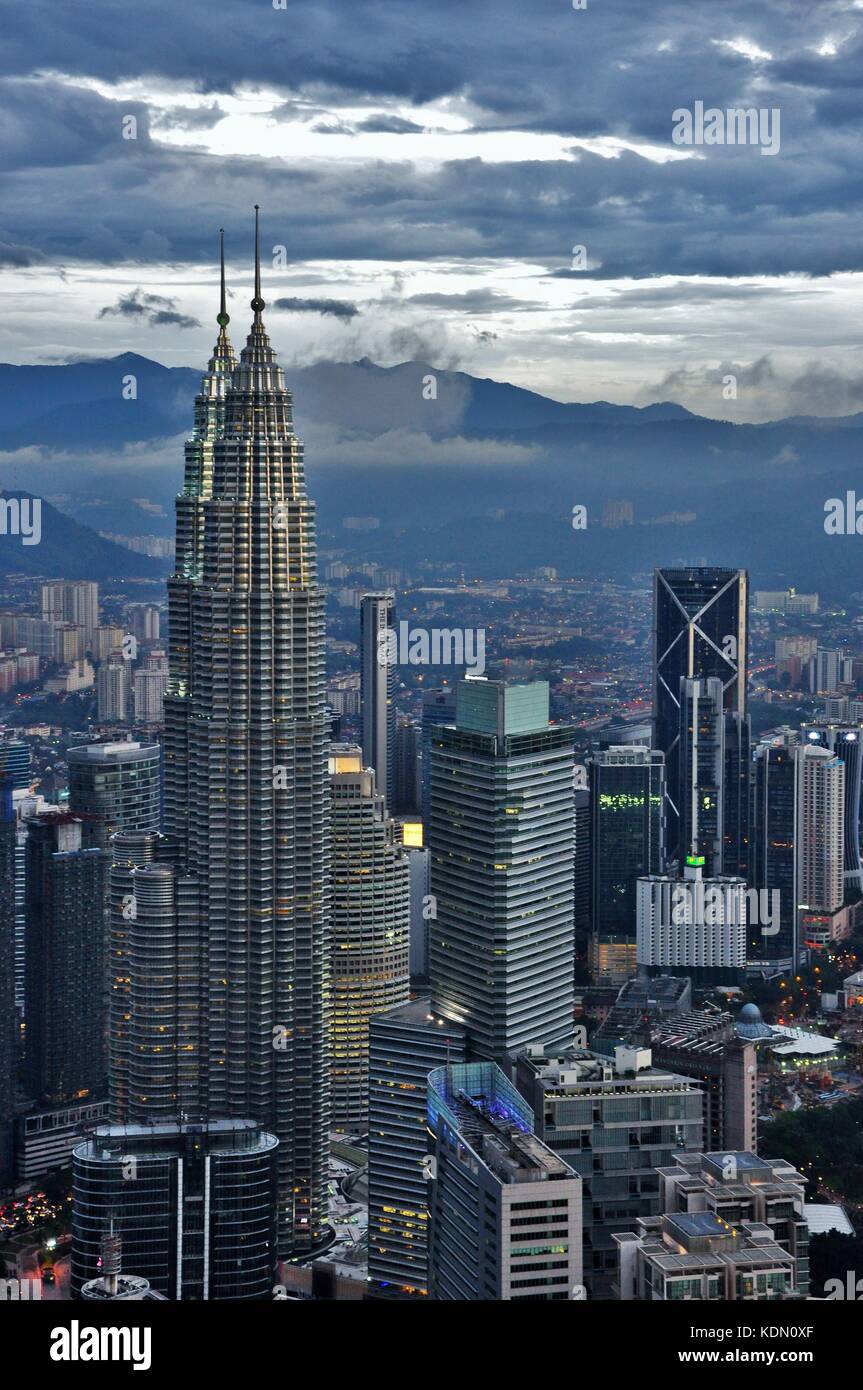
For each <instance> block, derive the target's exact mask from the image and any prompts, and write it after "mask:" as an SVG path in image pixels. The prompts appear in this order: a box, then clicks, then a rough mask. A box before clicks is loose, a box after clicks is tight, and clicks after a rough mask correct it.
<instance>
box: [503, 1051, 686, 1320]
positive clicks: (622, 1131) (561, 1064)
mask: <svg viewBox="0 0 863 1390" xmlns="http://www.w3.org/2000/svg"><path fill="white" fill-rule="evenodd" d="M516 1081H517V1084H518V1088H519V1090H520V1092H521V1094H522V1095H523V1096H524V1098H525V1100H526V1101H527V1102H528V1104H529V1105H530V1106H531V1108H532V1111H533V1114H534V1115H535V1116H536V1132H537V1134H538V1136H539V1138H540V1139H542V1140H543V1141H544V1142H545V1143H546V1144H548V1146H549V1147H550V1148H551V1149H553V1150H554V1152H555V1153H556V1154H559V1155H560V1157H561V1158H563V1159H565V1161H566V1162H567V1163H568V1164H569V1165H570V1167H572V1168H573V1169H574V1170H575V1172H577V1173H578V1174H579V1175H580V1177H581V1180H582V1192H583V1199H584V1283H585V1286H586V1288H587V1291H588V1294H589V1295H590V1297H592V1298H610V1297H612V1284H613V1281H614V1278H615V1274H616V1270H617V1247H616V1245H615V1243H614V1238H613V1237H614V1234H615V1232H618V1231H627V1230H631V1229H632V1223H633V1221H634V1220H635V1219H636V1218H637V1217H639V1216H653V1215H656V1214H657V1213H658V1212H660V1211H661V1210H662V1208H661V1206H660V1197H659V1178H658V1176H657V1171H656V1170H657V1169H658V1168H660V1167H662V1166H663V1165H665V1164H667V1163H670V1162H671V1161H672V1156H673V1155H674V1154H675V1153H677V1152H678V1151H679V1150H694V1151H696V1152H697V1151H698V1150H699V1149H700V1148H701V1146H702V1144H703V1139H704V1129H703V1124H704V1110H703V1098H702V1094H701V1092H700V1090H699V1088H698V1087H697V1086H696V1085H695V1083H694V1082H693V1081H691V1080H690V1079H689V1078H688V1077H685V1076H680V1075H676V1074H674V1073H673V1072H671V1071H668V1070H666V1069H665V1068H663V1067H660V1066H658V1065H656V1064H655V1063H653V1062H652V1060H651V1053H650V1049H649V1048H648V1049H644V1048H638V1047H617V1048H616V1049H615V1052H614V1057H613V1058H607V1057H601V1056H597V1055H594V1054H592V1053H590V1052H586V1051H583V1050H581V1049H579V1048H577V1047H566V1046H561V1047H558V1048H554V1047H552V1048H547V1047H544V1046H542V1045H540V1044H537V1045H535V1046H531V1047H529V1048H527V1049H526V1051H525V1052H522V1053H520V1054H519V1056H518V1058H517V1064H516Z"/></svg>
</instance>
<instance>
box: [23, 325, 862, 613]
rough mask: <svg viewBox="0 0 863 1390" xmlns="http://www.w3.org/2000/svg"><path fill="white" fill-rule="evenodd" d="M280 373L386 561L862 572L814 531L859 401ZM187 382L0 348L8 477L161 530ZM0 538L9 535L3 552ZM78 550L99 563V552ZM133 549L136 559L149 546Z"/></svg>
mask: <svg viewBox="0 0 863 1390" xmlns="http://www.w3.org/2000/svg"><path fill="white" fill-rule="evenodd" d="M286 377H287V380H288V384H289V386H290V387H291V389H292V391H293V393H294V401H295V416H296V422H297V428H298V432H299V433H300V435H301V436H302V437H303V438H304V439H305V441H306V454H307V470H308V481H309V487H310V491H311V492H312V494H313V496H315V498H316V500H317V502H318V506H319V513H320V518H321V524H322V529H323V533H324V540H325V543H326V544H327V545H328V547H330V548H333V547H335V546H336V545H338V546H343V547H346V548H347V549H348V550H350V549H351V547H353V548H355V549H356V548H362V550H363V552H364V553H367V554H368V555H369V556H371V558H377V556H378V554H379V555H380V558H382V559H388V560H389V562H390V563H392V564H399V563H404V564H409V563H413V562H416V561H417V560H419V559H424V558H428V557H429V556H432V555H434V556H436V557H439V558H442V559H451V560H452V561H453V562H454V563H459V562H462V563H468V562H470V563H471V564H472V565H473V567H474V569H475V570H476V572H477V573H483V572H485V573H488V574H496V573H498V574H499V573H512V572H517V571H518V570H521V569H525V568H529V567H531V566H533V565H536V564H554V565H556V566H557V567H558V568H559V569H560V570H561V571H562V572H563V573H584V572H586V571H587V572H596V573H606V574H610V575H622V574H626V573H634V572H641V571H643V570H647V569H651V568H652V567H653V566H654V565H655V564H663V563H679V562H685V563H696V562H700V563H719V562H723V563H732V564H746V565H748V566H749V568H750V569H751V570H753V574H754V578H755V580H756V582H759V583H762V584H764V585H765V586H766V585H773V584H775V583H785V582H787V583H795V584H797V586H798V587H800V588H806V587H807V586H808V585H812V586H815V587H819V586H820V587H821V588H822V590H824V591H825V592H828V593H833V594H834V595H835V596H837V597H839V596H841V595H842V594H847V592H848V590H849V585H850V586H851V588H857V587H860V588H861V589H863V583H860V580H859V579H858V578H857V575H858V573H859V568H860V566H859V556H858V553H857V545H856V544H855V542H856V541H858V540H859V539H860V538H858V537H856V536H842V537H839V536H828V535H826V534H825V530H824V514H825V513H824V508H825V503H826V502H827V501H828V499H830V498H834V497H844V496H845V494H846V492H847V491H849V490H852V491H853V490H854V488H855V486H856V484H857V482H858V480H859V481H861V483H863V479H861V478H860V469H859V452H860V443H861V430H863V415H852V416H848V417H842V418H835V419H833V418H831V419H823V418H819V417H811V416H805V415H801V416H796V417H794V418H789V419H785V420H777V421H774V422H771V423H769V424H759V425H753V424H734V423H730V422H727V421H721V420H712V419H708V418H705V417H702V416H698V415H694V414H692V413H691V412H690V411H687V410H686V409H684V408H683V407H682V406H680V405H677V404H674V403H672V402H661V403H658V404H655V405H649V406H646V407H643V408H637V407H634V406H621V405H614V404H611V403H608V402H603V401H600V402H594V403H591V404H579V403H564V402H560V401H555V400H551V399H549V398H547V397H544V396H542V395H539V394H537V393H536V392H532V391H528V390H524V389H523V388H520V387H517V386H513V385H510V384H508V383H505V382H496V381H490V380H487V379H482V378H478V377H474V376H471V375H470V374H468V373H466V372H459V371H446V370H442V369H439V368H437V367H435V366H433V365H430V364H428V363H424V362H406V363H402V364H400V365H399V366H395V367H380V366H377V365H376V364H375V363H373V362H371V361H369V360H368V359H367V358H366V359H362V360H361V361H359V362H352V363H334V362H320V363H316V364H314V365H312V366H306V367H296V368H290V367H289V368H287V369H286ZM199 382H200V371H199V370H197V369H194V370H193V369H191V368H188V367H165V366H162V365H161V364H160V363H157V362H153V361H151V360H150V359H148V358H146V357H141V356H138V355H137V354H134V353H125V354H123V355H122V356H119V357H115V358H111V359H104V360H98V361H97V360H89V361H80V362H74V363H69V364H66V365H58V366H12V365H8V364H0V455H2V458H3V462H2V464H0V482H2V483H3V484H4V485H5V486H6V487H7V488H10V487H11V488H12V489H13V490H14V489H15V488H20V489H26V490H27V491H31V492H33V493H37V494H39V495H41V496H42V497H43V498H45V499H46V500H47V501H49V502H50V503H52V504H53V506H54V507H55V508H57V509H58V510H59V511H61V512H63V513H65V514H67V515H68V516H69V517H71V518H73V519H74V520H75V521H77V522H79V523H84V524H85V525H86V526H87V527H89V528H91V529H93V530H100V531H105V532H111V533H113V534H120V535H140V534H143V533H155V534H159V535H170V534H171V533H172V529H173V497H174V495H175V493H176V491H177V488H178V486H179V483H180V479H181V477H182V437H183V436H184V435H185V434H186V433H187V432H188V430H189V428H190V424H191V419H192V407H193V400H194V395H195V392H196V390H197V389H198V386H199ZM861 497H863V486H861ZM618 499H627V500H629V501H631V502H632V504H633V508H634V513H635V519H636V524H635V525H634V526H626V527H623V528H621V529H619V530H610V529H607V528H605V527H603V526H602V525H601V524H600V522H601V516H602V509H603V507H604V505H605V504H606V503H607V502H611V501H614V500H618ZM576 505H584V506H586V507H587V509H588V527H587V529H586V530H584V531H574V530H573V527H572V511H573V507H574V506H576ZM367 515H369V516H375V517H378V518H379V520H380V527H379V530H376V531H374V532H364V533H362V535H361V536H358V535H357V533H355V532H350V531H345V530H344V529H343V527H342V523H343V520H344V518H345V517H346V516H347V517H350V516H367ZM80 540H81V538H80V537H79V538H78V541H79V542H80ZM7 541H8V538H7ZM104 544H106V545H109V544H110V542H104ZM39 549H42V547H33V550H39ZM8 550H9V546H8V543H7V542H4V540H3V538H0V566H3V567H5V568H7V569H8V568H9V559H8V558H4V557H7V552H8ZM20 550H21V547H15V553H16V555H17V557H18V559H20ZM64 550H65V552H66V553H65V555H61V556H59V557H58V561H59V560H60V559H62V561H63V563H64V565H65V566H66V569H68V563H69V562H68V545H66V546H65V547H64ZM125 553H126V554H128V552H125ZM48 554H49V552H47V551H46V552H44V553H43V554H42V556H41V557H40V558H39V560H38V563H39V564H40V565H42V566H44V565H45V564H46V563H47V559H48ZM102 554H103V556H104V552H102ZM89 560H90V561H92V562H94V563H97V564H99V565H101V564H102V563H103V560H101V559H98V558H97V554H96V552H95V551H93V552H92V553H91V554H90V555H89ZM33 562H34V563H36V560H35V558H34V561H33ZM52 563H53V561H52ZM104 563H105V564H107V565H108V566H110V565H111V564H116V563H117V559H116V556H114V557H113V558H110V557H108V556H104ZM133 565H134V566H135V567H137V568H136V569H135V572H136V573H137V574H142V573H143V568H144V567H143V565H142V557H135V559H134V561H133ZM151 568H155V569H156V570H157V571H159V572H162V573H164V571H165V568H166V566H165V565H164V564H163V563H162V562H153V565H152V566H151ZM64 572H65V571H64ZM96 577H99V576H96Z"/></svg>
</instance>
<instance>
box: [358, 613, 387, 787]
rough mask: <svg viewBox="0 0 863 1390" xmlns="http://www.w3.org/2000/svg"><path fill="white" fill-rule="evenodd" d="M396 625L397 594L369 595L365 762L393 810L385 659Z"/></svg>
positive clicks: (364, 632)
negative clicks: (387, 638) (389, 637)
mask: <svg viewBox="0 0 863 1390" xmlns="http://www.w3.org/2000/svg"><path fill="white" fill-rule="evenodd" d="M394 626H395V595H394V594H392V593H390V592H389V591H387V592H385V593H380V594H366V595H365V597H364V598H363V601H362V604H361V606H360V646H361V657H362V679H361V684H360V689H361V692H362V708H363V760H364V762H365V764H366V766H367V767H373V768H374V770H375V773H376V776H377V780H378V786H379V788H380V790H381V791H382V792H383V794H384V796H385V797H386V802H387V806H388V807H389V808H390V810H392V809H393V807H394V806H395V792H396V709H395V702H394V696H395V682H396V669H395V665H394V664H393V663H392V662H391V661H389V660H386V659H385V658H386V656H387V643H386V634H387V632H389V631H390V630H391V629H392V628H394Z"/></svg>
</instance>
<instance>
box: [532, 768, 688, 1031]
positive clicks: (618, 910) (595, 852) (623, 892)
mask: <svg viewBox="0 0 863 1390" xmlns="http://www.w3.org/2000/svg"><path fill="white" fill-rule="evenodd" d="M588 772H589V777H590V815H591V828H590V856H591V876H590V878H591V886H590V903H591V939H590V956H591V967H592V971H593V974H594V977H595V978H596V979H597V980H598V981H599V982H602V983H606V984H618V985H619V984H622V983H623V981H624V980H625V979H627V978H628V977H629V976H630V975H634V974H635V965H636V884H637V882H638V879H639V878H641V877H643V876H644V875H645V874H658V873H662V871H663V869H664V867H665V818H664V817H665V807H666V801H665V760H664V758H663V755H662V754H661V753H656V752H651V750H650V749H649V748H641V747H635V746H632V747H630V746H627V745H626V744H620V745H618V746H617V747H615V748H608V749H604V750H602V751H601V752H599V753H597V754H595V755H594V756H593V757H592V758H591V759H590V761H589V764H588ZM563 1035H564V1034H563V1033H561V1034H559V1035H558V1036H561V1037H562V1036H563ZM549 1036H551V1035H549Z"/></svg>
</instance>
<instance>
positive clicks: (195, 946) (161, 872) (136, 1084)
mask: <svg viewBox="0 0 863 1390" xmlns="http://www.w3.org/2000/svg"><path fill="white" fill-rule="evenodd" d="M111 853H112V859H113V862H112V864H111V868H110V871H109V884H110V935H109V971H108V991H109V993H108V1082H109V1095H110V1102H111V1109H110V1115H111V1120H112V1122H114V1123H120V1124H127V1123H132V1124H145V1123H146V1124H149V1123H151V1122H159V1121H162V1120H166V1121H167V1120H170V1119H172V1118H175V1117H176V1116H177V1115H180V1114H186V1115H200V1114H201V1113H202V1110H203V1109H204V1105H203V1102H202V1094H201V1017H200V1009H201V993H202V975H203V959H204V957H203V941H202V935H201V924H200V918H199V902H198V885H197V883H196V882H195V881H194V880H192V879H189V878H188V877H186V876H184V875H183V874H181V873H179V872H178V871H177V867H176V862H175V861H176V845H175V844H174V843H173V842H172V841H170V840H168V839H167V837H166V836H163V835H152V834H150V835H147V834H141V833H138V832H123V833H120V834H117V835H115V836H114V837H113V839H112V841H111Z"/></svg>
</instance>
